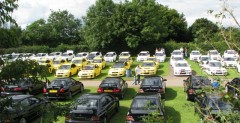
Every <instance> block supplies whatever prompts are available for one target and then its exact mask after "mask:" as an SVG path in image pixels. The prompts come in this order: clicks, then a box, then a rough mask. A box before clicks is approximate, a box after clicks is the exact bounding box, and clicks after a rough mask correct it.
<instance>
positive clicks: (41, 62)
mask: <svg viewBox="0 0 240 123" xmlns="http://www.w3.org/2000/svg"><path fill="white" fill-rule="evenodd" d="M38 64H39V65H42V66H47V67H48V71H49V73H52V72H53V70H54V67H53V65H52V60H49V59H40V60H39V61H38Z"/></svg>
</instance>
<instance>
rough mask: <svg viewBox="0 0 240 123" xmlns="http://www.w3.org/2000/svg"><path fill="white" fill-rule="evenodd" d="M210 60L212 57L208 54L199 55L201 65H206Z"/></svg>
mask: <svg viewBox="0 0 240 123" xmlns="http://www.w3.org/2000/svg"><path fill="white" fill-rule="evenodd" d="M209 61H210V57H209V56H208V55H201V56H200V57H199V60H198V63H199V65H200V66H204V65H206V64H207V63H208V62H209Z"/></svg>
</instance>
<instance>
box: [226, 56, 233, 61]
mask: <svg viewBox="0 0 240 123" xmlns="http://www.w3.org/2000/svg"><path fill="white" fill-rule="evenodd" d="M224 61H235V58H232V57H227V58H224Z"/></svg>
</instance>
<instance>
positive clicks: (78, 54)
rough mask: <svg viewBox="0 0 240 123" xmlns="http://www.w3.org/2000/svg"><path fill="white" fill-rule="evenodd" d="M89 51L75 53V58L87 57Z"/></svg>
mask: <svg viewBox="0 0 240 123" xmlns="http://www.w3.org/2000/svg"><path fill="white" fill-rule="evenodd" d="M88 55H89V52H80V53H77V54H76V55H75V58H87V56H88Z"/></svg>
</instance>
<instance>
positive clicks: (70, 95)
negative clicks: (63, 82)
mask: <svg viewBox="0 0 240 123" xmlns="http://www.w3.org/2000/svg"><path fill="white" fill-rule="evenodd" d="M68 99H69V100H71V99H72V92H69V95H68Z"/></svg>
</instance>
